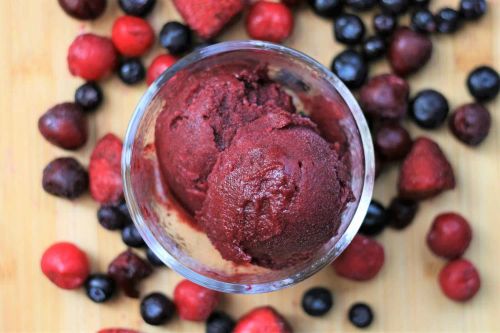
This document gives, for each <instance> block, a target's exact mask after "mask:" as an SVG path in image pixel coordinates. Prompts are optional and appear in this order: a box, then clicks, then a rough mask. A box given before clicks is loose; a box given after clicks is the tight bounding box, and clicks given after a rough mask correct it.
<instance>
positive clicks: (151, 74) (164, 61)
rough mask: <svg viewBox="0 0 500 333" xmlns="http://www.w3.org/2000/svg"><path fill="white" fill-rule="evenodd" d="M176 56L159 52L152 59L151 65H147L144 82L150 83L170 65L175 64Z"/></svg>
mask: <svg viewBox="0 0 500 333" xmlns="http://www.w3.org/2000/svg"><path fill="white" fill-rule="evenodd" d="M176 61H177V58H176V57H174V56H173V55H170V54H160V55H159V56H157V57H156V58H154V59H153V61H152V62H151V65H149V67H148V71H147V73H146V83H147V84H148V85H150V84H151V83H153V82H154V80H156V79H157V78H158V77H159V76H160V75H161V74H163V72H164V71H166V70H167V69H168V68H169V67H170V66H172V65H173V64H175V62H176Z"/></svg>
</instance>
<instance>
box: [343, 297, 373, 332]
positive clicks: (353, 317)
mask: <svg viewBox="0 0 500 333" xmlns="http://www.w3.org/2000/svg"><path fill="white" fill-rule="evenodd" d="M349 320H350V321H351V323H352V324H353V325H354V326H356V327H359V328H364V327H368V326H370V324H371V323H372V321H373V312H372V309H370V307H369V306H368V305H367V304H365V303H355V304H353V305H352V306H351V308H350V309H349Z"/></svg>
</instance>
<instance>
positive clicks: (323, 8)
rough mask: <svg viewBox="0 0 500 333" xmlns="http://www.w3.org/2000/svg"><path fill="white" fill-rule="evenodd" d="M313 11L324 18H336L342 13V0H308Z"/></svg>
mask: <svg viewBox="0 0 500 333" xmlns="http://www.w3.org/2000/svg"><path fill="white" fill-rule="evenodd" d="M307 2H308V3H309V6H311V8H312V9H313V11H314V12H315V13H316V14H317V15H319V16H323V17H335V16H337V15H338V14H340V13H341V12H342V6H343V1H342V0H308V1H307Z"/></svg>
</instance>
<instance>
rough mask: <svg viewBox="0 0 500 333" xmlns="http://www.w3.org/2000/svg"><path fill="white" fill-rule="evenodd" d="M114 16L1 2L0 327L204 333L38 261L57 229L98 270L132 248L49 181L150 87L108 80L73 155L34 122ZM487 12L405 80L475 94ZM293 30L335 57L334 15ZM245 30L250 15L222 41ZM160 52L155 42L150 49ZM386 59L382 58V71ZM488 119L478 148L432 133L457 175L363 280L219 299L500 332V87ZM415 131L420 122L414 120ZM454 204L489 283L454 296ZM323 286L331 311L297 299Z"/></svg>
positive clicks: (305, 16)
mask: <svg viewBox="0 0 500 333" xmlns="http://www.w3.org/2000/svg"><path fill="white" fill-rule="evenodd" d="M108 2H109V6H108V8H107V10H106V13H105V15H104V16H103V17H102V18H101V19H99V20H97V21H96V22H92V23H87V22H85V23H82V22H78V21H76V20H73V19H71V18H69V17H68V16H66V15H65V14H64V13H63V12H62V10H61V9H60V8H59V6H58V5H57V2H56V1H55V0H21V1H16V0H2V1H0V186H1V187H0V228H1V229H0V332H96V331H97V330H98V329H100V328H103V327H111V326H119V327H128V328H135V329H138V330H140V331H141V332H179V333H184V332H193V333H195V332H204V326H203V325H202V324H193V323H189V322H181V321H180V320H177V319H176V320H174V321H173V322H171V323H169V324H168V325H165V326H163V327H152V326H148V325H146V324H144V323H143V321H142V320H141V318H140V315H139V301H138V300H134V299H128V298H126V297H124V296H123V295H120V296H119V297H116V298H115V299H114V300H113V301H111V302H110V303H108V304H105V305H96V304H93V303H92V302H91V301H90V300H89V299H87V297H85V295H84V293H83V291H73V292H68V291H63V290H60V289H58V288H56V287H55V286H54V285H52V284H51V283H50V282H49V281H48V280H47V279H46V278H45V277H44V276H43V275H42V273H41V271H40V268H39V260H40V256H41V254H42V252H43V251H44V249H45V248H46V247H47V246H49V245H50V244H52V243H53V242H55V241H61V240H67V241H72V242H75V243H76V244H78V245H79V246H81V247H82V248H83V249H85V250H86V251H87V252H88V253H89V255H90V258H91V264H92V269H93V271H104V270H105V269H106V267H107V265H108V263H109V262H110V260H111V259H113V258H114V256H115V255H117V254H118V253H119V252H121V251H122V250H123V249H124V245H123V244H122V243H121V240H120V237H119V235H118V234H116V233H112V232H109V231H106V230H104V229H103V228H101V227H100V226H99V225H98V223H97V220H96V210H97V205H96V204H95V203H94V202H92V200H91V199H90V197H89V196H88V195H86V196H85V197H84V198H82V199H79V200H76V201H74V202H69V201H66V200H62V199H57V198H55V197H52V196H49V195H47V194H45V193H44V192H43V191H42V188H41V184H40V183H41V174H42V169H43V167H44V166H45V165H46V164H47V163H48V162H49V161H50V160H52V159H53V158H55V157H60V156H68V155H72V156H76V158H77V159H79V160H80V161H81V162H82V163H83V164H85V165H87V164H88V158H89V153H90V151H91V149H92V147H93V145H94V142H95V140H96V139H97V138H99V137H101V136H102V135H104V134H106V133H108V132H114V133H116V134H118V135H120V136H123V134H124V131H125V128H126V125H127V122H128V120H129V118H130V116H131V114H132V112H133V110H134V107H135V105H136V103H137V102H138V100H139V98H140V97H141V94H142V93H143V92H144V90H145V89H146V85H145V84H141V85H139V86H135V87H128V86H125V85H124V84H122V83H121V82H120V81H119V79H118V78H117V77H113V78H112V79H109V80H107V81H106V82H104V83H103V89H104V93H105V96H106V101H105V104H104V106H103V107H102V108H101V109H100V110H99V111H98V112H97V113H96V114H95V115H92V116H91V117H90V124H91V125H90V140H89V142H88V144H87V145H86V146H85V148H84V149H81V150H80V151H78V152H76V153H70V152H66V151H63V150H60V149H58V148H56V147H54V146H52V145H50V144H49V143H47V142H46V141H45V140H44V139H43V138H42V137H41V136H40V134H39V132H38V130H37V120H38V117H39V116H40V115H41V114H42V113H43V112H44V111H45V110H46V109H47V108H48V107H50V106H52V105H53V104H55V103H59V102H63V101H69V100H72V99H73V94H74V90H75V88H76V87H77V86H78V85H80V84H81V80H79V79H77V78H73V77H71V76H70V74H69V73H68V70H67V65H66V51H67V48H68V46H69V44H70V43H71V41H72V40H73V39H74V38H75V36H76V35H77V34H78V33H80V32H81V31H92V32H96V33H99V34H105V35H109V34H110V29H111V25H112V22H113V20H114V18H115V17H117V16H118V15H120V14H121V12H120V10H119V8H118V6H117V4H116V2H117V1H115V0H111V1H108ZM158 2H159V3H158V6H157V8H156V10H155V11H154V13H153V14H152V15H151V17H150V20H151V21H152V23H153V24H154V27H155V30H156V31H159V29H160V27H161V25H162V24H163V23H164V22H166V21H168V20H172V19H179V15H178V13H177V12H176V10H175V9H174V7H173V5H172V3H171V1H169V0H159V1H158ZM489 4H490V7H489V9H490V10H489V12H488V14H487V15H486V17H484V18H483V19H482V20H481V21H480V22H477V23H471V24H467V25H466V27H465V28H464V29H463V30H462V31H460V32H459V33H457V34H456V35H454V36H437V37H433V40H434V42H435V51H434V54H433V56H432V59H431V61H430V63H429V64H428V65H427V66H426V67H425V69H424V70H422V71H421V72H420V73H418V74H417V75H414V76H412V77H411V78H410V83H411V87H412V91H413V92H415V91H417V90H419V89H421V88H436V89H438V90H439V91H441V92H443V93H444V94H445V95H446V96H447V97H448V98H449V101H450V104H451V106H452V107H456V106H458V105H459V104H461V103H465V102H468V101H470V100H471V97H470V96H469V94H468V92H467V90H466V87H465V84H464V81H465V78H466V75H467V73H468V72H469V71H470V70H471V69H472V68H473V67H474V66H476V65H478V64H490V65H494V66H495V67H496V68H497V70H498V69H500V4H499V3H498V2H497V0H494V1H493V2H491V1H490V2H489ZM443 5H450V6H452V7H456V6H457V5H458V0H434V1H433V4H432V8H433V9H438V8H440V7H441V6H443ZM296 17H297V18H296V29H295V33H294V34H293V36H292V37H291V38H290V39H289V40H288V42H287V43H286V44H287V45H288V46H291V47H294V48H297V49H299V50H301V51H304V52H306V53H307V54H309V55H311V56H313V57H314V58H316V59H318V60H319V61H320V62H322V63H323V64H325V65H329V63H330V61H331V59H332V57H333V55H334V54H336V53H337V52H339V51H340V50H341V49H342V46H340V45H339V44H336V43H335V42H334V41H333V38H332V32H331V29H332V24H331V22H329V21H328V20H324V19H320V18H318V17H316V16H314V15H313V14H312V12H311V11H310V10H308V9H307V8H306V7H304V8H301V9H300V10H299V12H298V13H297V16H296ZM244 38H247V37H246V34H245V32H244V29H243V26H242V21H241V20H240V22H238V23H236V24H235V25H234V26H232V27H231V28H230V29H228V31H227V32H226V33H225V34H224V35H223V36H221V38H220V39H221V40H228V39H244ZM160 52H162V51H161V50H160V49H159V48H158V47H157V48H156V49H155V50H154V51H153V52H151V53H150V54H149V55H148V56H147V57H146V59H145V63H146V64H148V63H149V62H150V60H151V58H152V57H153V56H154V55H156V54H158V53H160ZM384 71H387V64H386V63H385V61H382V62H380V63H379V64H377V65H376V66H374V68H372V74H373V73H381V72H384ZM487 106H488V108H489V109H490V110H491V112H492V114H493V128H492V131H491V134H490V136H489V137H488V139H487V140H486V141H485V142H484V144H482V145H481V146H480V147H478V148H477V149H471V148H468V147H466V146H464V145H462V144H461V143H459V142H458V141H456V140H455V139H454V138H453V137H452V136H451V134H450V132H449V131H448V130H447V128H442V129H439V130H436V131H432V132H427V133H425V134H426V135H430V136H432V137H433V138H434V139H435V140H437V141H438V142H439V143H440V144H441V145H442V147H443V150H444V151H445V152H446V154H447V155H448V157H449V158H450V160H451V162H452V164H453V166H454V168H455V172H456V174H457V179H458V186H457V188H456V189H455V190H454V191H450V192H447V193H445V194H443V195H442V196H439V197H438V198H436V199H434V200H430V201H426V202H425V203H423V204H422V205H421V209H420V212H419V213H418V217H417V219H416V221H415V222H414V224H413V225H412V226H411V227H409V228H408V229H407V230H405V231H403V232H396V231H393V230H388V231H386V232H385V233H384V234H383V235H382V236H380V237H379V240H380V241H381V242H382V243H383V244H384V246H385V250H386V257H387V259H386V264H385V266H384V268H383V270H382V272H381V274H380V275H379V276H378V277H377V278H375V279H374V280H373V281H371V282H369V283H354V282H349V281H346V280H343V279H340V278H338V277H336V276H335V274H334V273H333V272H332V270H331V268H329V267H328V268H325V269H324V270H323V271H322V272H320V273H319V274H317V275H315V276H314V277H312V278H310V279H308V280H307V281H305V282H303V283H301V284H299V285H297V286H295V287H292V288H290V289H287V290H283V291H280V292H275V293H271V294H264V295H256V296H244V295H226V296H224V301H223V304H222V308H223V309H224V310H227V311H228V312H229V313H231V314H232V315H233V316H235V317H238V316H240V315H241V314H243V313H244V312H246V311H248V310H249V309H251V308H252V307H255V306H258V305H264V304H271V305H274V306H275V307H276V308H277V309H279V310H280V311H281V312H282V313H283V314H284V315H285V316H286V317H287V318H288V319H289V320H290V322H291V323H292V325H293V326H294V328H295V331H296V332H304V333H309V332H311V333H312V332H325V333H327V332H354V331H357V329H356V328H354V327H353V326H352V325H351V324H350V323H349V322H348V320H347V317H346V312H347V309H348V308H349V306H350V305H351V304H352V303H353V302H355V301H364V302H367V303H369V304H371V305H372V307H373V309H374V311H375V315H376V319H375V321H374V323H373V325H372V326H371V327H370V328H369V330H368V331H372V332H377V331H379V332H381V331H386V332H493V331H500V318H499V315H500V261H499V260H500V259H499V258H500V242H499V240H498V239H499V238H500V223H499V221H498V212H499V204H500V200H499V198H500V113H499V112H500V108H499V106H500V98H497V100H496V101H495V102H492V103H489V104H488V105H487ZM409 128H410V129H411V132H412V134H413V135H414V136H416V135H420V134H422V133H423V132H422V131H420V130H418V129H417V128H415V126H412V125H410V124H409ZM396 169H397V168H395V167H394V168H393V169H391V170H390V171H389V172H387V173H386V174H384V175H383V176H382V178H381V179H380V180H379V181H378V182H377V184H376V191H375V198H377V199H379V200H381V201H382V202H384V203H388V201H389V200H390V198H391V197H392V196H393V195H394V194H395V180H396ZM448 210H453V211H458V212H460V213H462V214H463V215H464V216H466V217H467V218H469V219H470V221H471V223H472V226H473V229H474V238H473V241H472V244H471V247H470V248H469V250H468V251H467V253H466V255H465V257H467V258H468V259H470V260H472V261H473V262H474V263H475V264H476V265H477V267H478V268H479V271H480V273H481V276H482V287H481V290H480V292H479V294H478V295H477V297H475V298H474V299H473V300H472V301H471V302H468V303H466V304H457V303H454V302H452V301H450V300H448V299H446V298H445V297H444V296H443V295H442V293H441V291H440V290H439V286H438V283H437V275H438V272H439V270H440V268H441V267H442V266H443V264H444V261H443V260H441V259H438V258H436V257H435V256H433V255H432V254H431V253H430V252H429V250H428V249H427V247H426V246H425V242H424V239H425V234H426V232H427V230H428V228H429V225H430V223H431V221H432V218H433V217H434V216H435V215H436V214H437V213H440V212H443V211H448ZM180 279H181V278H180V276H179V275H177V274H176V273H174V272H172V271H169V270H167V269H163V270H158V271H157V272H156V273H155V274H154V276H153V277H152V278H151V279H149V280H147V282H146V283H144V284H143V286H142V292H143V293H146V292H150V291H161V292H164V293H166V294H168V295H171V294H172V290H173V288H174V286H175V284H176V283H177V281H179V280H180ZM317 285H323V286H327V287H329V288H331V289H332V290H333V291H334V293H335V305H334V308H333V310H332V311H331V312H330V313H329V314H328V315H327V316H325V317H323V318H320V319H311V318H309V317H307V316H306V315H305V314H304V313H303V311H302V310H301V308H300V299H301V296H302V293H303V291H304V290H305V289H307V288H309V287H311V286H317Z"/></svg>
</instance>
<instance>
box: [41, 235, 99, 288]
mask: <svg viewBox="0 0 500 333" xmlns="http://www.w3.org/2000/svg"><path fill="white" fill-rule="evenodd" d="M41 267H42V272H43V274H45V276H46V277H48V278H49V280H50V281H52V282H53V283H54V284H55V285H56V286H58V287H59V288H63V289H76V288H78V287H80V286H82V285H83V283H84V282H85V279H86V278H87V276H88V275H89V271H90V269H89V261H88V259H87V255H86V254H85V253H84V252H83V251H82V250H80V249H79V248H78V247H77V246H76V245H74V244H71V243H67V242H61V243H55V244H53V245H52V246H50V247H49V248H48V249H47V250H45V252H44V253H43V256H42V260H41Z"/></svg>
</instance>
